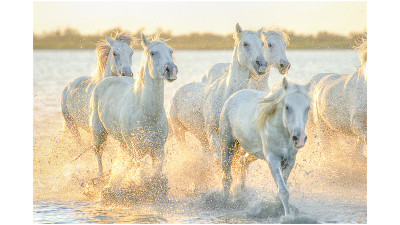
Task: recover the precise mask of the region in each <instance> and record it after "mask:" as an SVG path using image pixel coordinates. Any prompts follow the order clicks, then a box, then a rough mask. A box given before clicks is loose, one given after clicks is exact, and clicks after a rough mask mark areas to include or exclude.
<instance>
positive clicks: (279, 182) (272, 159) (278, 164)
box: [268, 154, 290, 216]
mask: <svg viewBox="0 0 400 225" xmlns="http://www.w3.org/2000/svg"><path fill="white" fill-rule="evenodd" d="M268 166H269V168H270V170H271V174H272V177H273V178H274V181H275V184H276V186H277V187H278V190H279V191H278V196H279V198H280V200H281V202H282V204H283V207H284V208H285V215H286V216H288V215H289V214H290V209H289V190H288V188H287V186H286V183H285V179H284V178H283V176H282V160H281V158H280V157H277V156H275V155H273V154H268ZM287 176H288V175H287Z"/></svg>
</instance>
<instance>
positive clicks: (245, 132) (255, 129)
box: [219, 78, 311, 215]
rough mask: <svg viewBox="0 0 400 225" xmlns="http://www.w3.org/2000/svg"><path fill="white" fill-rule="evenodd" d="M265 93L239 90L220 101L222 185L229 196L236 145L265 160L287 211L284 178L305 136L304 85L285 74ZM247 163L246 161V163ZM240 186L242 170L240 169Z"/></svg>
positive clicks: (306, 98)
mask: <svg viewBox="0 0 400 225" xmlns="http://www.w3.org/2000/svg"><path fill="white" fill-rule="evenodd" d="M277 88H279V89H277V90H274V91H273V92H271V93H269V94H267V93H266V92H262V91H257V90H242V91H239V92H236V93H235V94H234V95H232V96H231V97H230V98H229V99H228V100H227V101H226V102H225V104H224V107H223V109H222V112H221V118H220V138H219V140H220V146H221V151H222V169H223V187H224V195H225V197H229V190H230V187H231V183H232V176H231V165H232V160H233V156H234V154H237V153H238V151H239V147H242V148H243V150H244V151H246V152H247V153H249V154H251V155H252V156H253V157H255V158H258V159H263V160H267V161H268V165H269V168H270V170H271V173H272V176H273V178H274V181H275V184H276V185H277V187H278V189H279V193H278V196H279V198H280V200H281V201H282V203H283V206H284V209H285V214H286V215H288V214H289V213H290V209H289V203H288V201H289V190H288V188H287V180H288V178H289V174H290V171H291V170H292V168H293V166H294V164H295V160H296V154H297V152H298V149H299V148H302V147H303V146H304V145H305V143H306V140H307V136H306V132H305V127H306V123H307V119H308V111H309V108H310V101H311V100H310V98H309V95H308V86H301V85H295V84H288V82H287V80H286V78H283V81H282V83H281V84H280V85H279V86H278V87H277ZM247 166H248V164H247V165H246V167H247ZM246 167H242V170H245V169H246ZM241 175H242V179H241V181H242V187H243V185H244V177H243V175H244V172H242V174H241Z"/></svg>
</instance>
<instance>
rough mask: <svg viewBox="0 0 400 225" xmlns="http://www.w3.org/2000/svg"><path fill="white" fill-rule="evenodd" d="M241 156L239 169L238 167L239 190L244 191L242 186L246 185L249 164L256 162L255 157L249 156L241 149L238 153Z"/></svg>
mask: <svg viewBox="0 0 400 225" xmlns="http://www.w3.org/2000/svg"><path fill="white" fill-rule="evenodd" d="M240 152H241V153H240V154H242V156H241V157H240V159H241V160H240V162H241V167H240V189H241V190H242V191H243V190H244V184H245V183H246V177H247V172H248V168H249V165H250V163H252V162H254V161H255V160H257V157H255V156H252V155H250V154H249V153H247V152H245V151H244V150H243V149H242V150H241V151H240Z"/></svg>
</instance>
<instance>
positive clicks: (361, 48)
mask: <svg viewBox="0 0 400 225" xmlns="http://www.w3.org/2000/svg"><path fill="white" fill-rule="evenodd" d="M353 48H354V50H356V51H357V52H358V53H359V55H360V56H359V58H360V62H361V66H363V65H364V64H365V63H367V37H366V36H365V38H364V37H363V38H362V39H361V41H360V43H356V46H354V47H353Z"/></svg>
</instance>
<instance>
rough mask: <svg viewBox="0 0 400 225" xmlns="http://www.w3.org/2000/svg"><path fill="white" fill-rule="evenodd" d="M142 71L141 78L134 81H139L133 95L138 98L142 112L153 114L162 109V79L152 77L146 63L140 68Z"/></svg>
mask: <svg viewBox="0 0 400 225" xmlns="http://www.w3.org/2000/svg"><path fill="white" fill-rule="evenodd" d="M142 72H143V73H144V74H143V76H142V80H140V81H136V82H140V83H137V84H136V85H135V88H134V95H135V96H137V98H138V99H139V105H140V106H141V107H142V110H143V112H144V113H145V114H151V115H154V114H155V112H161V111H162V110H163V109H164V108H163V107H164V80H161V79H153V78H152V77H151V75H150V70H149V66H148V64H147V63H146V64H145V66H144V67H143V68H142V69H141V73H142Z"/></svg>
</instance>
